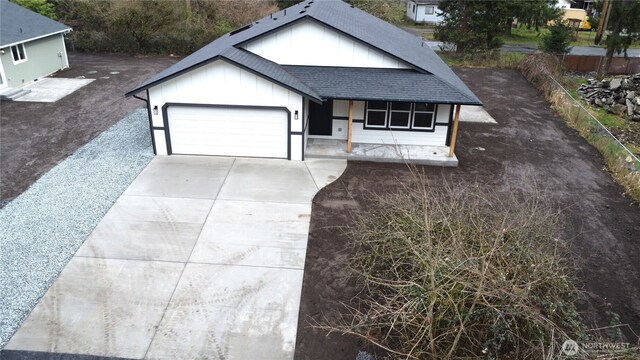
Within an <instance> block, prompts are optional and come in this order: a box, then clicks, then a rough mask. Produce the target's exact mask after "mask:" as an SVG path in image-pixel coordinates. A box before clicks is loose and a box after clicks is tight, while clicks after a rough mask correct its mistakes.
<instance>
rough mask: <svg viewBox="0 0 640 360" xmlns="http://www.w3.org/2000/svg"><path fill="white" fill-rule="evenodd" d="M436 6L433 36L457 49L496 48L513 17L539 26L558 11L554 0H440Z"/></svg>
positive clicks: (479, 49) (462, 51)
mask: <svg viewBox="0 0 640 360" xmlns="http://www.w3.org/2000/svg"><path fill="white" fill-rule="evenodd" d="M438 8H439V9H440V11H441V12H442V13H443V15H442V16H443V21H442V22H441V23H440V24H439V25H438V26H436V36H437V37H438V38H439V39H440V40H442V41H445V42H449V43H452V44H455V45H456V51H457V52H459V53H464V52H486V51H491V50H494V49H497V48H499V47H500V46H501V45H502V39H501V36H503V35H504V34H510V32H511V27H512V25H513V22H514V20H515V19H518V20H519V22H520V23H524V24H527V26H529V27H535V28H536V29H538V27H540V26H543V25H546V24H547V22H548V21H549V20H552V19H556V18H558V17H559V16H560V13H561V10H560V9H557V8H556V7H555V0H529V1H521V0H502V1H491V0H440V2H439V3H438Z"/></svg>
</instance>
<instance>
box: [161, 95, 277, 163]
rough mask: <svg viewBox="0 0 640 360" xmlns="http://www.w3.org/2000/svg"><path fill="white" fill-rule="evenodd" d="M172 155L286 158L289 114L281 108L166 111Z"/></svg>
mask: <svg viewBox="0 0 640 360" xmlns="http://www.w3.org/2000/svg"><path fill="white" fill-rule="evenodd" d="M167 117H168V119H169V131H170V138H171V147H172V152H173V153H175V154H198V155H220V156H250V157H275V158H287V156H288V140H289V139H288V138H289V128H288V121H289V120H288V115H287V112H286V111H284V110H282V109H250V108H224V107H204V106H202V107H184V106H170V107H168V108H167Z"/></svg>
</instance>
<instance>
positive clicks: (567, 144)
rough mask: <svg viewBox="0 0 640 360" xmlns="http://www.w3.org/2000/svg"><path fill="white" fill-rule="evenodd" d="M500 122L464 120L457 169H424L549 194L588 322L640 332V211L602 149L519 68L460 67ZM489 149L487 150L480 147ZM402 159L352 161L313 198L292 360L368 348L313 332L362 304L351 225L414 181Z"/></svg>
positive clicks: (433, 177) (437, 175)
mask: <svg viewBox="0 0 640 360" xmlns="http://www.w3.org/2000/svg"><path fill="white" fill-rule="evenodd" d="M456 73H457V74H458V75H459V76H460V77H461V78H462V79H463V80H464V81H465V82H466V83H467V84H468V85H469V87H470V88H471V89H472V90H473V91H474V92H475V93H476V95H478V96H479V97H480V99H481V100H482V101H483V102H484V105H485V109H486V110H487V111H488V112H489V113H490V114H491V115H492V116H493V117H494V118H495V119H496V121H497V122H498V124H470V123H462V124H461V126H460V133H459V136H458V145H457V148H456V154H457V156H458V158H459V160H460V166H459V167H458V168H454V169H451V168H436V167H425V168H424V171H425V173H426V174H427V176H428V178H429V180H430V181H431V183H432V184H436V185H437V183H438V182H439V181H442V179H443V178H446V179H449V180H450V181H454V182H458V183H463V184H476V183H478V184H480V185H481V186H487V187H491V188H493V189H497V190H499V191H500V190H506V189H509V188H514V187H516V188H521V189H523V190H524V191H529V190H533V189H542V190H544V191H546V193H547V195H548V196H550V197H551V198H552V199H553V201H554V202H556V203H557V205H558V206H559V208H560V209H562V212H563V217H564V219H563V221H564V225H563V237H564V239H566V240H567V241H569V242H570V243H571V245H572V250H573V252H574V253H575V260H576V262H577V264H578V266H579V268H580V271H579V273H578V274H577V276H578V278H579V279H580V281H581V284H582V287H583V289H584V291H585V300H584V301H581V302H580V303H579V304H578V307H579V309H580V311H581V312H582V314H583V316H584V318H585V319H586V321H587V322H588V323H589V324H590V325H592V326H594V327H595V326H607V325H610V324H611V321H612V316H611V315H610V312H613V313H616V314H618V315H619V317H620V322H621V323H623V324H628V325H629V327H630V330H625V332H624V334H625V335H626V337H627V341H629V342H631V343H636V342H637V341H638V338H637V336H634V335H633V332H635V333H636V334H640V208H639V207H638V206H637V205H636V204H633V203H632V202H631V201H630V200H629V199H628V198H627V197H625V196H624V195H623V190H622V188H621V187H620V186H619V185H618V184H616V183H615V182H614V181H613V179H612V178H611V176H610V175H609V173H607V171H606V170H605V165H604V164H603V160H602V157H601V156H600V154H599V153H598V152H597V151H596V150H595V149H594V148H593V147H591V146H590V145H589V144H588V143H587V142H586V141H584V140H583V139H582V138H581V137H580V136H579V135H578V134H577V133H576V132H575V131H574V130H572V129H570V128H569V127H567V126H566V125H565V124H564V122H563V120H562V119H560V118H559V117H558V116H556V115H555V114H554V113H553V111H552V110H550V108H549V105H548V104H547V102H546V100H545V99H544V97H543V96H542V95H540V93H539V92H538V91H537V90H536V89H535V88H533V87H532V86H531V85H530V84H529V83H528V82H527V81H526V80H525V79H524V77H523V76H522V75H520V73H518V72H516V71H513V70H495V69H456ZM482 149H484V150H482ZM410 181H411V179H410V176H409V172H408V170H407V168H406V167H405V166H404V165H394V164H378V163H368V162H350V163H349V164H348V166H347V169H346V171H345V173H344V174H343V175H342V176H341V177H340V178H339V179H338V180H337V181H336V182H334V183H333V184H331V185H329V186H328V187H326V188H324V189H323V190H321V191H320V192H319V193H318V195H317V196H316V197H315V199H314V202H313V211H312V215H311V228H310V234H309V243H308V249H307V258H306V267H305V272H304V285H303V289H302V305H301V309H300V317H299V323H298V337H297V344H296V359H336V360H337V359H349V360H353V359H355V358H356V355H357V353H358V350H367V349H369V350H371V347H370V346H369V345H366V344H364V343H363V342H362V341H361V340H359V339H357V338H354V337H349V336H343V335H341V334H336V333H333V334H331V335H329V336H327V333H326V331H322V330H318V329H316V328H313V327H312V326H311V324H316V323H323V322H326V320H330V321H336V320H337V319H340V318H341V315H340V314H341V313H344V312H345V311H346V308H345V307H344V305H343V303H344V304H349V305H350V306H355V307H357V306H358V304H356V303H354V301H353V300H352V299H353V297H354V296H355V295H356V294H357V291H358V289H357V287H356V286H355V285H354V284H353V283H350V282H348V281H345V280H344V274H345V270H344V269H345V265H346V259H347V256H348V250H347V249H348V247H347V244H348V241H349V239H347V238H346V237H345V236H344V235H343V232H342V231H341V230H340V228H339V227H341V226H348V225H349V223H350V221H351V219H352V216H353V214H354V213H355V212H357V211H359V210H360V209H362V208H365V207H366V206H367V205H366V204H367V198H368V197H370V195H371V193H378V194H380V193H384V192H387V191H395V190H396V189H399V187H400V186H402V184H403V183H407V182H410Z"/></svg>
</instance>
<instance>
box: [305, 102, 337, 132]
mask: <svg viewBox="0 0 640 360" xmlns="http://www.w3.org/2000/svg"><path fill="white" fill-rule="evenodd" d="M332 123H333V100H326V101H325V102H323V103H322V105H320V104H316V103H315V102H313V101H309V135H327V136H331V134H332Z"/></svg>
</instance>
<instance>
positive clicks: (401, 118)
mask: <svg viewBox="0 0 640 360" xmlns="http://www.w3.org/2000/svg"><path fill="white" fill-rule="evenodd" d="M410 117H411V103H408V102H392V103H391V107H390V111H389V128H392V129H408V128H409V118H410Z"/></svg>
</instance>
